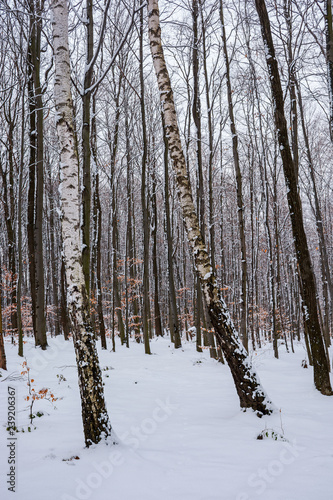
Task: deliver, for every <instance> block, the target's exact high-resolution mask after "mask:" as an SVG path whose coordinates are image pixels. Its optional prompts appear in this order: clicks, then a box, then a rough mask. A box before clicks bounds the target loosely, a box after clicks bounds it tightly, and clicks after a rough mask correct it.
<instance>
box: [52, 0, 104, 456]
mask: <svg viewBox="0 0 333 500" xmlns="http://www.w3.org/2000/svg"><path fill="white" fill-rule="evenodd" d="M52 10H53V21H52V25H53V48H54V62H55V82H54V97H55V103H56V126H57V133H58V138H59V145H60V192H61V204H62V212H63V216H62V220H61V222H62V237H63V251H64V257H65V263H66V278H67V301H68V310H69V314H70V318H71V324H72V331H73V337H74V347H75V353H76V362H77V367H78V377H79V388H80V396H81V407H82V419H83V429H84V436H85V443H86V446H89V445H91V444H92V443H98V442H99V441H101V439H103V438H105V439H106V438H107V437H108V436H110V435H111V425H110V422H109V417H108V414H107V410H106V405H105V400H104V391H103V381H102V374H101V370H100V366H99V361H98V356H97V351H96V345H95V340H94V334H93V331H92V327H91V322H90V316H89V307H88V298H87V293H86V287H85V281H84V275H83V269H82V261H81V237H80V198H79V175H78V174H79V163H78V157H77V154H76V150H75V141H74V133H73V104H72V96H71V86H70V61H69V50H68V8H67V1H66V0H54V1H53V2H52Z"/></svg>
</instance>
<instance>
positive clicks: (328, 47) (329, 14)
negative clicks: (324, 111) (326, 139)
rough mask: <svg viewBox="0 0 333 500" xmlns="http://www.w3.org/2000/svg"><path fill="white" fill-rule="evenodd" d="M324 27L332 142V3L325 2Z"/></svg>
mask: <svg viewBox="0 0 333 500" xmlns="http://www.w3.org/2000/svg"><path fill="white" fill-rule="evenodd" d="M325 3H326V12H325V25H326V58H327V75H328V95H329V105H330V136H331V141H332V142H333V24H332V1H331V0H326V2H325Z"/></svg>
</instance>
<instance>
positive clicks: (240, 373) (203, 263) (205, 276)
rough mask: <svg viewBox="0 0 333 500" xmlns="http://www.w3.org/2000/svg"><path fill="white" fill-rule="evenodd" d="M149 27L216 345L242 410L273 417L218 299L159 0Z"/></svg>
mask: <svg viewBox="0 0 333 500" xmlns="http://www.w3.org/2000/svg"><path fill="white" fill-rule="evenodd" d="M148 28H149V41H150V50H151V54H152V57H153V63H154V68H155V72H156V78H157V83H158V87H159V91H160V98H161V104H162V108H163V113H164V120H165V129H166V130H165V131H166V135H167V137H168V142H169V150H170V156H171V159H172V164H173V168H174V172H175V176H176V180H177V186H178V196H179V202H180V205H181V208H182V212H183V218H184V222H185V226H186V230H187V237H188V241H189V244H190V247H191V249H192V253H193V257H194V261H195V265H196V269H197V272H198V275H199V277H200V282H201V286H202V291H203V295H204V297H205V300H206V304H207V307H208V313H209V317H210V320H211V322H212V324H213V327H214V329H215V334H216V337H217V342H218V344H219V345H220V346H221V348H222V350H223V352H224V354H225V357H226V360H227V363H228V365H229V367H230V369H231V373H232V376H233V379H234V382H235V386H236V390H237V393H238V396H239V399H240V405H241V407H242V408H252V409H253V410H254V411H255V412H256V413H257V415H258V416H262V415H263V414H270V413H271V412H272V407H271V403H270V402H269V401H268V399H267V396H266V394H265V392H264V390H263V389H262V387H261V385H260V382H259V380H258V378H257V375H256V374H255V372H254V371H253V368H252V365H251V360H250V359H249V357H248V355H247V353H246V351H245V349H244V347H243V346H242V344H241V342H240V341H239V338H238V335H237V332H236V330H235V327H234V325H233V322H232V320H231V317H230V314H229V311H228V309H227V307H226V305H225V303H224V301H223V299H222V298H221V297H220V296H219V289H218V286H217V283H216V279H215V276H214V273H213V269H212V267H211V264H210V261H209V255H208V252H207V249H206V247H205V244H204V242H203V237H202V234H201V231H200V226H199V221H198V217H197V215H196V213H195V209H194V203H193V197H192V190H191V185H190V181H189V177H188V174H187V169H186V162H185V157H184V153H183V149H182V145H181V140H180V133H179V128H178V124H177V114H176V109H175V104H174V99H173V93H172V88H171V82H170V77H169V73H168V70H167V67H166V63H165V59H164V53H163V48H162V43H161V29H160V25H159V9H158V2H157V0H148Z"/></svg>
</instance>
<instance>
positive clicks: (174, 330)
mask: <svg viewBox="0 0 333 500" xmlns="http://www.w3.org/2000/svg"><path fill="white" fill-rule="evenodd" d="M162 125H163V141H164V157H163V160H164V204H165V226H166V239H167V251H168V281H169V294H170V300H169V304H170V314H169V317H170V321H169V324H170V335H171V337H172V340H173V342H174V344H175V348H176V349H179V348H180V347H181V346H182V343H181V338H180V328H179V319H178V311H177V300H176V287H175V275H174V269H173V258H172V232H171V220H170V195H169V144H168V138H167V135H166V132H165V125H164V116H163V114H162Z"/></svg>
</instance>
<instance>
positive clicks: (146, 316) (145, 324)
mask: <svg viewBox="0 0 333 500" xmlns="http://www.w3.org/2000/svg"><path fill="white" fill-rule="evenodd" d="M139 57H140V71H139V72H140V91H141V95H140V105H141V120H142V146H143V152H142V162H141V165H142V170H141V173H142V174H141V206H142V222H143V312H142V316H143V317H142V328H143V340H144V344H145V353H146V354H151V352H150V345H149V322H150V303H149V220H148V206H147V205H148V197H147V186H146V184H147V130H146V111H145V95H144V94H145V89H144V77H143V10H142V9H141V11H140V54H139Z"/></svg>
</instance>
